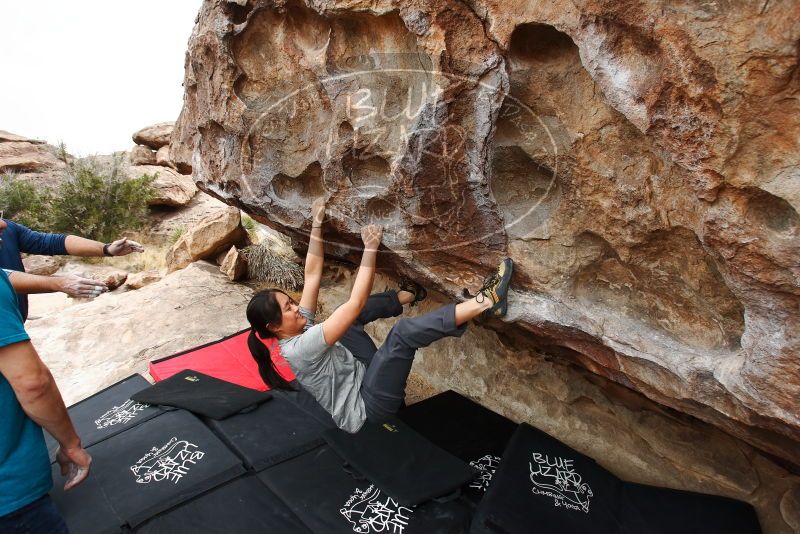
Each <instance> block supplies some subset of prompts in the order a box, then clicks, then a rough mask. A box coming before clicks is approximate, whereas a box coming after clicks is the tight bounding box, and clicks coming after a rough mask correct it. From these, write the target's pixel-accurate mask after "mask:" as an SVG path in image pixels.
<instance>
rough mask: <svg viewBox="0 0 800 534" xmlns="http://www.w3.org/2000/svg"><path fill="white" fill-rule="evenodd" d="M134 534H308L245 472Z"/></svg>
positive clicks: (281, 505) (151, 521) (289, 513)
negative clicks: (266, 533) (183, 533)
mask: <svg viewBox="0 0 800 534" xmlns="http://www.w3.org/2000/svg"><path fill="white" fill-rule="evenodd" d="M134 532H135V533H136V534H180V533H182V532H187V533H188V532H191V533H192V534H231V533H242V534H245V533H246V534H251V533H252V534H257V533H262V532H275V533H276V534H277V533H280V534H311V531H310V530H309V529H308V528H307V527H306V526H305V525H303V523H302V522H301V521H300V520H299V519H298V518H297V516H296V515H295V514H294V512H292V511H291V510H290V509H289V507H288V506H287V505H286V504H285V503H284V502H283V501H281V500H280V499H279V498H278V497H277V496H276V495H275V494H274V493H272V491H270V490H269V488H267V487H266V486H265V485H264V484H263V483H261V482H260V481H259V480H258V479H257V478H256V477H255V476H252V475H245V476H243V477H240V478H237V479H236V480H234V481H232V482H229V483H227V484H224V485H223V486H220V487H218V488H216V489H214V490H212V491H210V492H208V493H206V494H204V495H201V496H199V497H196V498H194V499H192V500H190V501H187V502H185V503H183V504H180V505H178V506H176V507H175V508H174V509H172V510H169V511H167V512H164V513H162V514H159V515H157V516H156V517H154V518H152V519H150V520H148V521H146V522H145V523H143V524H142V525H141V526H139V527H137V528H136V529H135V530H134Z"/></svg>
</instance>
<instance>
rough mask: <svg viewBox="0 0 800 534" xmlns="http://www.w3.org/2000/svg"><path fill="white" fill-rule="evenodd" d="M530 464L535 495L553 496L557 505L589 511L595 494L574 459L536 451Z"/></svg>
mask: <svg viewBox="0 0 800 534" xmlns="http://www.w3.org/2000/svg"><path fill="white" fill-rule="evenodd" d="M528 466H529V467H530V470H531V475H530V478H531V482H533V488H532V491H533V494H534V495H546V496H548V497H553V499H554V500H555V502H554V504H555V505H556V506H557V507H563V508H567V509H570V510H579V511H583V512H585V513H587V514H588V513H589V500H590V499H591V497H593V496H594V494H593V493H592V489H591V488H590V487H589V484H587V483H585V482H583V480H582V479H581V476H580V475H579V474H578V473H577V472H576V471H575V468H574V466H573V460H569V459H567V458H560V457H558V456H552V457H551V456H549V455H547V454H540V453H538V452H534V453H532V461H531V462H528Z"/></svg>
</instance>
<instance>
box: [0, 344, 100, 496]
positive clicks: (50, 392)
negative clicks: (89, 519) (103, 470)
mask: <svg viewBox="0 0 800 534" xmlns="http://www.w3.org/2000/svg"><path fill="white" fill-rule="evenodd" d="M0 374H2V375H3V376H4V377H5V378H6V380H8V383H9V384H10V385H11V389H13V390H14V394H15V395H16V397H17V400H18V401H19V403H20V406H22V409H23V410H24V411H25V413H26V414H27V415H28V417H30V418H31V419H33V421H34V422H35V423H36V424H38V425H40V426H41V427H42V428H44V429H45V430H47V432H49V433H50V434H51V435H52V436H53V437H54V438H55V440H56V441H57V442H58V443H59V445H60V446H61V449H60V451H59V454H58V455H57V458H58V462H59V464H61V474H67V471H69V472H70V475H71V476H70V479H69V480H68V481H67V486H68V487H67V489H69V488H71V487H73V486H75V485H76V484H78V483H80V482H81V481H82V480H83V479H84V478H86V476H87V475H88V474H89V465H90V464H91V458H90V457H89V455H88V454H87V453H86V451H84V450H83V448H82V447H81V440H80V438H79V437H78V434H77V432H75V427H74V426H73V425H72V421H71V420H70V418H69V414H68V413H67V407H66V406H64V400H63V399H62V398H61V392H60V391H59V390H58V386H57V385H56V382H55V380H54V379H53V375H52V374H51V373H50V370H49V369H48V368H47V366H46V365H45V364H44V363H43V362H42V360H41V359H39V355H38V354H37V353H36V349H34V348H33V345H32V344H31V342H30V341H20V342H18V343H12V344H10V345H6V346H4V347H0Z"/></svg>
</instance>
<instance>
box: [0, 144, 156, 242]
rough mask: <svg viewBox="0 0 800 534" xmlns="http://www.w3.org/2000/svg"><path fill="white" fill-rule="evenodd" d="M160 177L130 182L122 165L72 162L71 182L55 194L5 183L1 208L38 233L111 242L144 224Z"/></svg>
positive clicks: (68, 179)
mask: <svg viewBox="0 0 800 534" xmlns="http://www.w3.org/2000/svg"><path fill="white" fill-rule="evenodd" d="M154 180H155V175H152V176H151V175H147V174H145V175H142V176H140V177H139V178H135V179H129V178H128V177H127V176H126V175H125V172H124V169H123V167H122V163H121V160H120V159H119V158H115V159H114V161H113V163H112V164H111V165H110V167H108V168H103V167H101V165H100V164H99V163H97V162H96V161H95V160H93V159H91V158H90V159H83V160H77V161H75V162H73V163H68V166H67V171H66V177H65V179H64V181H63V182H62V183H61V185H60V186H59V187H58V188H57V189H56V190H55V191H51V190H50V189H44V190H41V191H37V190H36V189H35V188H34V187H33V186H32V185H26V184H25V183H24V182H21V181H19V180H14V179H13V177H12V179H9V180H5V179H4V180H3V183H2V189H0V209H6V210H8V214H9V217H10V218H13V219H14V220H16V221H18V222H20V223H22V224H25V225H26V226H31V227H33V228H35V229H37V230H41V231H48V232H61V233H66V234H75V235H79V236H81V237H85V238H87V239H95V240H97V241H106V242H108V241H112V240H114V239H117V238H118V237H119V234H120V233H121V232H122V231H124V230H135V229H138V228H141V226H142V225H143V224H144V222H145V220H146V217H147V213H148V207H147V202H148V200H149V199H150V198H151V197H152V196H153V195H154V194H155V191H154V189H153V187H152V184H153V181H154Z"/></svg>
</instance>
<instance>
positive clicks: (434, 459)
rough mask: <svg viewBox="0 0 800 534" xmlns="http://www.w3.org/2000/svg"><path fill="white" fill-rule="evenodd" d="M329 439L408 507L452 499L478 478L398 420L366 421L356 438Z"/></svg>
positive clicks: (338, 433)
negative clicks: (442, 498) (462, 488)
mask: <svg viewBox="0 0 800 534" xmlns="http://www.w3.org/2000/svg"><path fill="white" fill-rule="evenodd" d="M323 437H324V438H325V441H327V442H328V445H330V446H331V448H332V449H334V450H335V451H336V452H337V453H338V454H339V456H341V457H342V458H344V459H345V461H346V462H347V463H348V464H349V465H350V466H352V467H353V468H355V470H356V471H357V472H358V473H360V474H361V475H363V476H364V477H365V478H367V479H369V480H371V481H373V482H375V485H376V486H377V487H378V488H380V489H381V490H383V492H384V493H386V494H387V495H389V496H391V497H392V498H393V499H394V500H396V501H397V502H398V503H400V504H402V505H404V506H416V505H417V504H420V503H423V502H425V501H427V500H430V499H434V498H440V497H444V496H447V495H450V494H452V493H453V492H454V491H458V490H460V489H461V487H462V486H464V485H466V484H468V483H469V482H470V481H471V480H472V479H473V478H474V477H475V474H476V472H475V470H474V469H473V468H472V467H470V466H469V464H467V463H466V462H464V461H463V460H460V459H458V458H456V457H455V456H453V455H452V454H450V453H449V452H446V451H444V450H442V449H441V448H439V447H437V446H436V445H434V444H433V443H431V442H430V441H428V440H427V439H425V437H423V436H422V435H421V434H419V433H418V432H417V431H415V430H414V429H412V428H411V427H410V426H408V425H407V424H405V423H403V422H402V421H400V420H399V419H397V418H394V417H392V418H389V419H387V420H386V421H385V422H383V423H370V422H366V423H364V426H362V427H361V430H359V431H358V432H357V433H355V434H350V433H348V432H344V431H342V430H339V429H332V430H326V431H325V432H324V433H323Z"/></svg>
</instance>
